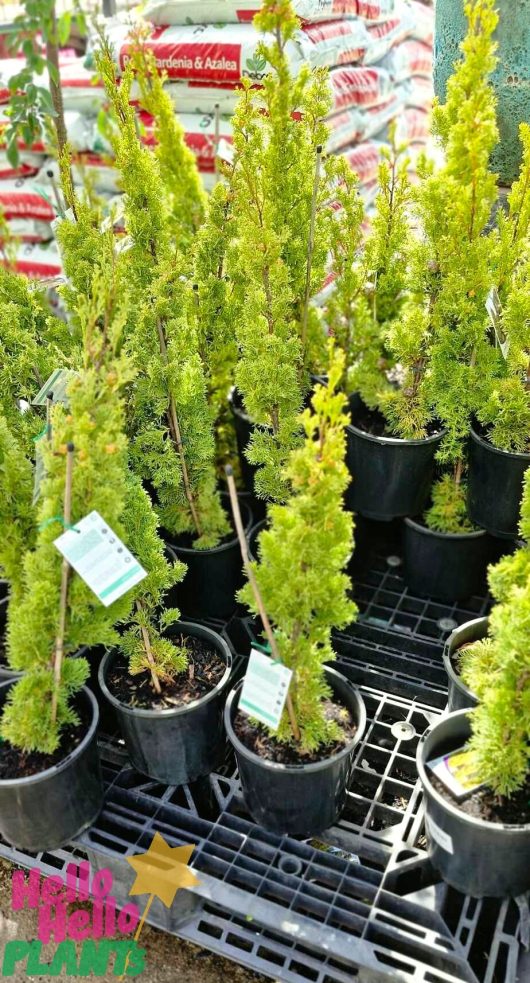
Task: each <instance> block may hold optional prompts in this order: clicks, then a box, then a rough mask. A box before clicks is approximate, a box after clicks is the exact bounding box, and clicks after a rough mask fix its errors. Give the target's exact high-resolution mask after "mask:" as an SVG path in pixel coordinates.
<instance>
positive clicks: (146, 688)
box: [107, 635, 226, 710]
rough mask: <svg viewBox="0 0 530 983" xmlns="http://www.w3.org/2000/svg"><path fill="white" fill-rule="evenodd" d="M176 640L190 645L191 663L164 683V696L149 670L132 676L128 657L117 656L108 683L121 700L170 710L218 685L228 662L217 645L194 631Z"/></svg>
mask: <svg viewBox="0 0 530 983" xmlns="http://www.w3.org/2000/svg"><path fill="white" fill-rule="evenodd" d="M172 641H173V642H174V643H175V645H185V646H186V650H187V652H188V658H189V665H188V669H187V670H186V672H182V673H180V675H178V676H176V677H175V679H174V680H173V681H172V682H171V683H170V684H163V685H162V694H161V695H160V696H159V695H158V694H157V693H155V691H154V690H153V686H152V683H151V676H150V674H149V673H148V672H143V673H141V675H139V676H130V675H129V673H128V671H127V663H126V660H125V659H124V658H119V659H117V660H116V662H115V663H114V665H113V667H112V670H111V672H110V673H109V675H108V677H107V686H108V688H109V690H110V692H111V693H112V695H113V696H115V697H116V699H117V700H119V701H120V703H123V704H124V705H125V706H128V707H141V708H142V709H145V710H168V709H171V708H172V707H180V706H186V704H187V703H192V702H193V701H194V700H199V699H200V698H201V697H202V696H206V694H207V693H209V692H210V690H212V689H214V687H215V686H217V683H218V682H219V681H220V680H221V679H222V678H223V676H224V673H225V671H226V662H225V661H224V660H223V659H222V658H221V656H220V655H218V653H217V652H216V651H215V649H213V648H211V646H210V645H208V643H207V642H205V641H204V639H202V638H195V637H194V636H191V635H188V636H186V637H184V636H181V637H180V638H178V637H176V636H175V637H173V638H172Z"/></svg>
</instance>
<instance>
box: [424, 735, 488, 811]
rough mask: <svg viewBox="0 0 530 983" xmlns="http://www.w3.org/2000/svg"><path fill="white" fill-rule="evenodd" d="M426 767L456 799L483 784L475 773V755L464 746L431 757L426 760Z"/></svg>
mask: <svg viewBox="0 0 530 983" xmlns="http://www.w3.org/2000/svg"><path fill="white" fill-rule="evenodd" d="M427 767H428V768H430V770H431V771H432V773H433V775H436V777H437V778H438V779H439V780H440V781H441V782H442V783H443V785H445V787H446V789H448V791H449V792H451V793H452V795H454V796H455V798H456V799H458V800H461V799H465V798H467V796H469V795H472V793H473V792H476V791H477V789H479V788H482V786H483V784H484V783H483V782H481V781H480V779H479V778H478V775H477V763H476V758H475V755H474V754H473V752H472V751H470V750H469V749H468V748H465V747H464V748H460V749H459V750H458V751H453V752H452V753H451V754H443V755H442V756H441V757H439V758H433V760H432V761H428V762H427Z"/></svg>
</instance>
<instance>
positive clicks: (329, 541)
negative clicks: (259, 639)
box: [225, 355, 366, 836]
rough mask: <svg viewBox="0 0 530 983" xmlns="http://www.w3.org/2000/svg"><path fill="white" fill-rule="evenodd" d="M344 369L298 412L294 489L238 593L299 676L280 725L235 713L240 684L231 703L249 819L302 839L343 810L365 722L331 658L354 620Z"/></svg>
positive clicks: (229, 725)
mask: <svg viewBox="0 0 530 983" xmlns="http://www.w3.org/2000/svg"><path fill="white" fill-rule="evenodd" d="M343 368H344V359H343V356H341V355H337V356H335V357H334V358H333V359H332V362H331V365H330V369H329V383H328V385H327V386H324V385H317V386H316V388H315V392H314V395H313V398H312V405H313V411H312V412H311V411H310V410H306V411H305V412H304V413H303V414H302V416H301V423H302V426H303V429H304V433H305V440H304V443H303V446H301V447H300V448H298V449H295V450H293V451H292V452H291V454H290V456H289V461H288V464H287V468H286V474H285V478H286V480H287V481H288V482H289V483H290V486H291V488H292V493H291V496H290V498H289V499H288V501H287V502H286V503H285V504H274V505H271V506H270V507H269V515H270V528H269V529H266V530H265V531H263V532H262V533H261V536H260V543H259V555H260V560H259V563H258V562H253V563H250V564H248V565H247V569H248V571H249V580H250V584H249V585H247V586H246V587H245V588H244V590H243V592H242V595H243V598H244V599H245V601H246V602H247V603H248V604H249V606H250V607H251V609H252V610H253V611H254V612H255V613H257V614H260V615H261V617H262V621H263V625H264V628H265V630H266V633H267V638H268V639H269V643H270V645H271V650H272V654H273V657H274V658H276V659H279V660H280V661H281V662H283V663H284V665H285V666H287V667H288V668H289V669H291V670H292V671H293V676H292V679H291V683H290V688H289V697H288V700H289V698H290V699H291V703H290V704H289V702H288V703H287V707H288V709H287V710H286V711H284V714H283V717H282V719H281V722H280V725H279V729H278V730H277V732H274V731H271V730H270V729H269V728H268V727H267V726H264V725H263V724H260V723H257V722H256V721H255V720H253V719H252V717H248V716H247V715H246V714H244V713H243V712H242V711H241V710H240V709H239V702H240V699H241V684H238V685H237V686H236V688H235V689H234V690H232V692H231V694H230V696H229V698H228V700H227V704H226V708H225V726H226V730H227V733H228V737H229V740H230V741H231V743H232V745H233V747H234V749H235V752H236V757H237V762H238V767H239V774H240V776H241V782H242V786H243V792H244V796H245V801H246V803H247V806H248V808H249V810H250V812H251V814H252V816H253V817H254V819H255V820H256V821H257V822H259V823H260V824H262V825H263V826H265V827H266V828H267V829H272V830H274V831H275V832H280V833H292V834H296V835H305V836H308V835H311V834H314V833H317V832H319V831H322V830H323V829H325V828H327V827H328V826H330V825H332V824H333V823H334V822H335V821H336V819H337V817H338V815H339V814H340V812H341V810H342V808H343V805H344V802H345V795H346V789H347V786H348V781H349V778H350V774H351V762H352V755H353V749H354V747H355V745H356V743H357V742H358V741H359V739H360V738H361V736H362V733H363V729H364V726H365V721H366V712H365V708H364V704H363V701H362V699H361V697H360V696H359V694H358V692H357V691H356V690H355V689H354V688H353V687H352V686H351V684H350V683H349V682H348V681H347V680H346V679H345V678H344V677H343V676H341V674H340V673H338V672H337V671H336V670H335V669H332V668H331V667H329V666H327V665H326V663H327V662H329V661H330V660H333V658H334V655H333V650H332V646H331V630H332V628H333V627H338V626H344V625H346V624H348V623H349V622H351V621H352V618H353V617H354V615H355V605H354V604H353V602H352V601H350V600H349V599H348V597H347V593H346V592H347V588H348V586H349V579H348V577H347V576H346V575H345V573H344V572H343V568H344V567H345V565H346V564H347V562H348V559H349V556H350V554H351V550H352V545H353V542H352V540H353V537H352V527H353V522H352V516H351V514H350V513H348V512H347V511H346V510H345V509H344V504H343V498H344V492H345V489H346V486H347V484H348V480H349V478H348V471H347V468H346V465H345V463H344V455H345V443H346V438H345V429H344V427H345V424H346V422H347V417H346V415H345V414H344V412H343V396H342V395H341V393H340V392H339V393H335V392H334V390H335V387H336V386H337V384H338V382H339V380H340V378H341V375H342V371H343ZM323 516H325V519H324V521H323ZM269 619H270V620H269Z"/></svg>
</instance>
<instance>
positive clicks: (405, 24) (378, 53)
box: [363, 6, 414, 65]
mask: <svg viewBox="0 0 530 983" xmlns="http://www.w3.org/2000/svg"><path fill="white" fill-rule="evenodd" d="M413 27H414V22H413V14H412V11H411V9H410V7H406V6H404V7H403V8H402V10H401V12H400V13H399V14H396V16H395V17H392V18H390V19H389V20H386V21H383V22H382V23H381V24H369V25H368V28H367V30H368V33H369V35H370V44H369V46H368V48H367V50H366V54H365V55H364V58H363V64H365V65H373V64H375V62H380V61H381V60H382V59H383V58H384V57H385V55H387V54H388V52H389V51H390V50H391V49H392V48H393V47H394V46H395V45H396V44H401V42H402V41H404V40H405V38H407V37H410V35H411V34H412V29H413Z"/></svg>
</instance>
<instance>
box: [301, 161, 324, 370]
mask: <svg viewBox="0 0 530 983" xmlns="http://www.w3.org/2000/svg"><path fill="white" fill-rule="evenodd" d="M321 167H322V147H321V146H318V147H317V159H316V164H315V178H314V181H313V197H312V199H311V219H310V224H309V241H308V243H307V266H306V276H305V293H304V306H303V308H302V352H303V357H304V361H305V348H306V344H307V318H308V315H309V294H310V291H311V270H312V267H313V252H314V250H315V223H316V216H317V201H318V189H319V186H320V171H321Z"/></svg>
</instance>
